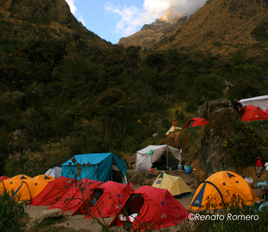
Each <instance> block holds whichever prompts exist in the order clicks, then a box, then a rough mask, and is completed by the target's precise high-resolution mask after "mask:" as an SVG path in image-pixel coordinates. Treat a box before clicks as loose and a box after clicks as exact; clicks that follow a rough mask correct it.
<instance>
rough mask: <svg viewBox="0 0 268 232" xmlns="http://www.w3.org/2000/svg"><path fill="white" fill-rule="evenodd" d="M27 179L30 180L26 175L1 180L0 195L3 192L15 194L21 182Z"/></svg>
mask: <svg viewBox="0 0 268 232" xmlns="http://www.w3.org/2000/svg"><path fill="white" fill-rule="evenodd" d="M29 179H32V178H31V177H29V176H26V175H17V176H14V177H12V178H9V179H6V180H2V181H1V182H0V195H1V194H3V192H4V191H6V192H10V195H11V192H15V191H16V189H18V187H19V186H20V185H21V183H22V182H23V181H25V180H29Z"/></svg>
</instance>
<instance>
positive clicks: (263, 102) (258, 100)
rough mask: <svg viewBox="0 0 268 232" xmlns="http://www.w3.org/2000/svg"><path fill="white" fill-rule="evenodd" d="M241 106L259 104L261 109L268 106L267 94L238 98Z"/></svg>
mask: <svg viewBox="0 0 268 232" xmlns="http://www.w3.org/2000/svg"><path fill="white" fill-rule="evenodd" d="M239 102H241V103H242V105H243V106H247V105H253V106H259V107H260V108H261V109H262V110H263V111H265V110H266V109H267V108H268V95H263V96H259V97H252V98H245V99H241V100H239Z"/></svg>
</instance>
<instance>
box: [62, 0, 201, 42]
mask: <svg viewBox="0 0 268 232" xmlns="http://www.w3.org/2000/svg"><path fill="white" fill-rule="evenodd" d="M66 2H67V3H68V4H69V6H70V9H71V12H72V13H73V14H74V16H75V17H76V18H77V20H78V21H80V22H81V23H82V24H83V25H84V26H85V27H86V28H87V29H88V30H90V31H92V32H94V33H95V34H97V35H98V36H100V37H101V38H103V39H105V40H106V41H109V42H111V43H113V44H116V43H118V42H119V40H120V38H122V37H127V36H129V35H132V34H134V33H135V32H137V31H139V30H140V29H141V27H142V26H143V25H144V24H149V23H152V22H154V21H155V20H156V19H157V18H159V17H161V15H162V14H163V13H164V12H165V11H166V10H167V9H168V8H169V7H171V6H172V5H173V6H174V5H175V6H176V9H178V11H179V13H184V14H193V13H194V12H195V11H196V10H197V9H199V8H200V7H202V6H203V5H204V4H205V2H206V0H66Z"/></svg>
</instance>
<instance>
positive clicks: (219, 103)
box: [197, 98, 231, 120]
mask: <svg viewBox="0 0 268 232" xmlns="http://www.w3.org/2000/svg"><path fill="white" fill-rule="evenodd" d="M230 104H231V102H230V101H229V100H228V99H225V98H222V99H218V100H213V101H206V102H205V103H204V104H203V105H201V106H200V107H199V109H198V112H197V116H198V117H200V118H205V119H206V120H209V119H210V118H211V117H213V115H214V114H215V113H217V111H219V110H220V109H226V108H230Z"/></svg>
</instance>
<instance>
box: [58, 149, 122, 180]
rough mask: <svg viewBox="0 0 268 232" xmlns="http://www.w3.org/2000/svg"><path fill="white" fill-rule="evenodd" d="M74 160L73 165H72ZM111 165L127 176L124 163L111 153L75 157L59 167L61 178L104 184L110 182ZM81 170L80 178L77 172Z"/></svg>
mask: <svg viewBox="0 0 268 232" xmlns="http://www.w3.org/2000/svg"><path fill="white" fill-rule="evenodd" d="M74 158H75V161H76V162H75V163H73V161H74ZM112 165H116V166H117V167H118V168H119V169H120V170H121V171H122V172H123V173H124V174H125V175H127V167H126V162H125V161H123V160H122V159H120V158H118V157H117V156H116V155H115V154H113V153H91V154H82V155H75V156H74V157H72V158H71V159H69V160H68V161H66V162H65V163H63V164H62V165H61V167H62V176H64V177H69V178H76V179H79V180H80V179H84V178H88V179H91V180H98V181H102V182H106V181H109V180H111V171H112V170H111V169H112ZM78 166H79V167H80V168H81V176H80V175H79V174H78V172H77V168H78Z"/></svg>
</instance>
